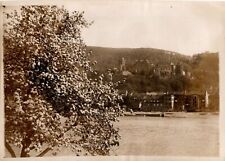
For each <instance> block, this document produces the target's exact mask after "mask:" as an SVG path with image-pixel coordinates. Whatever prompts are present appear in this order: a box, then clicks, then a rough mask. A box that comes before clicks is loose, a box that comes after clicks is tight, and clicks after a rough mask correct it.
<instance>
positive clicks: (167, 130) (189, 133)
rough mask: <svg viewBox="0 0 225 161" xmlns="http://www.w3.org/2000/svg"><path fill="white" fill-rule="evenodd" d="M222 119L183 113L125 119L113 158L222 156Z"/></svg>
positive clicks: (213, 115) (126, 117)
mask: <svg viewBox="0 0 225 161" xmlns="http://www.w3.org/2000/svg"><path fill="white" fill-rule="evenodd" d="M218 121H219V116H218V115H215V114H204V115H202V114H201V115H200V114H199V113H183V114H178V115H175V116H170V117H144V116H125V117H121V118H120V122H118V123H117V124H116V126H117V127H119V128H120V135H121V137H122V139H121V141H120V146H119V147H117V148H114V149H113V150H112V152H111V154H112V155H163V156H167V155H170V156H218V155H219V154H218V153H219V126H218V125H219V122H218Z"/></svg>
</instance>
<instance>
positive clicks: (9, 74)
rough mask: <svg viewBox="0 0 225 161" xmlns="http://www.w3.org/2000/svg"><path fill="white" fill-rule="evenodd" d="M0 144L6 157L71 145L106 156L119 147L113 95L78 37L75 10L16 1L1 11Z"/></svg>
mask: <svg viewBox="0 0 225 161" xmlns="http://www.w3.org/2000/svg"><path fill="white" fill-rule="evenodd" d="M5 17H6V20H5V24H4V42H3V46H4V83H5V84H4V85H5V86H4V89H5V147H6V149H7V150H8V152H9V153H10V154H11V156H12V157H16V153H15V150H14V149H15V148H17V149H18V148H19V149H20V157H29V156H33V155H34V156H43V155H45V154H46V153H47V152H48V151H50V150H53V151H54V150H60V148H61V147H63V148H65V147H68V148H71V149H72V150H73V151H74V153H75V154H76V155H84V154H89V155H108V154H109V151H110V148H111V147H112V146H115V145H118V144H119V142H118V141H119V138H120V137H119V134H118V129H116V128H115V127H114V125H113V122H115V121H117V120H118V119H117V118H118V116H119V115H120V114H121V109H120V106H119V104H118V102H119V101H120V100H121V96H120V95H119V94H118V91H117V90H115V88H114V84H113V83H112V82H111V81H107V82H106V81H104V78H103V76H100V77H98V79H96V78H95V79H92V78H90V77H89V75H94V74H95V71H94V70H93V67H92V64H93V63H92V62H90V61H89V60H88V56H89V54H91V53H90V52H88V51H87V49H86V45H85V43H84V41H83V40H82V37H81V31H82V28H85V27H88V26H89V25H90V23H88V22H87V21H86V20H85V19H84V16H83V12H77V11H75V12H72V13H71V12H69V11H68V10H66V9H65V8H63V7H62V8H59V7H57V6H22V7H21V9H20V11H14V12H13V13H11V14H8V13H6V14H5Z"/></svg>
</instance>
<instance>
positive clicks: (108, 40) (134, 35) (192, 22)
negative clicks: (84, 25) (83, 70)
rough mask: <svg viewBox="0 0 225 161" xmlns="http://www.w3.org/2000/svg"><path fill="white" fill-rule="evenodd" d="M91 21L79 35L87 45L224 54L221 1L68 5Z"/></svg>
mask: <svg viewBox="0 0 225 161" xmlns="http://www.w3.org/2000/svg"><path fill="white" fill-rule="evenodd" d="M65 7H66V8H68V9H69V10H84V11H85V17H86V18H87V19H88V20H89V21H94V23H93V25H92V26H90V27H89V28H88V29H87V30H85V31H84V32H83V37H84V40H85V42H86V43H87V45H91V46H103V47H115V48H118V47H119V48H124V47H126V48H139V47H146V48H148V47H151V48H160V49H165V50H171V51H176V52H180V53H182V54H187V55H193V54H195V53H200V52H205V51H212V52H221V51H224V44H225V30H224V29H225V2H217V3H216V2H169V1H168V2H165V1H163V2H162V1H161V2H156V1H154V2H152V1H138V0H129V1H128V0H114V1H113V0H106V1H99V0H92V1H89V2H87V1H77V2H76V3H71V2H68V3H67V4H65Z"/></svg>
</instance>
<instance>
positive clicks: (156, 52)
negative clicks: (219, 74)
mask: <svg viewBox="0 0 225 161" xmlns="http://www.w3.org/2000/svg"><path fill="white" fill-rule="evenodd" d="M88 50H92V52H93V54H92V56H91V60H95V61H97V65H96V69H97V70H98V71H104V70H105V69H107V68H110V69H113V68H119V67H120V65H121V60H122V58H124V59H125V60H126V66H127V68H129V67H131V66H133V65H134V64H135V63H136V61H137V60H145V61H146V60H147V61H148V62H149V63H150V64H170V63H171V62H173V63H174V64H177V63H181V64H182V65H183V66H185V67H187V68H188V67H189V65H188V64H189V62H190V60H191V57H190V56H185V55H182V54H180V53H177V52H171V51H166V50H162V49H154V48H106V47H94V46H89V47H88Z"/></svg>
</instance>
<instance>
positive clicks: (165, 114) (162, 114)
mask: <svg viewBox="0 0 225 161" xmlns="http://www.w3.org/2000/svg"><path fill="white" fill-rule="evenodd" d="M204 115H219V112H142V111H140V112H124V116H144V117H145V116H147V117H190V116H194V117H196V116H204Z"/></svg>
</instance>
